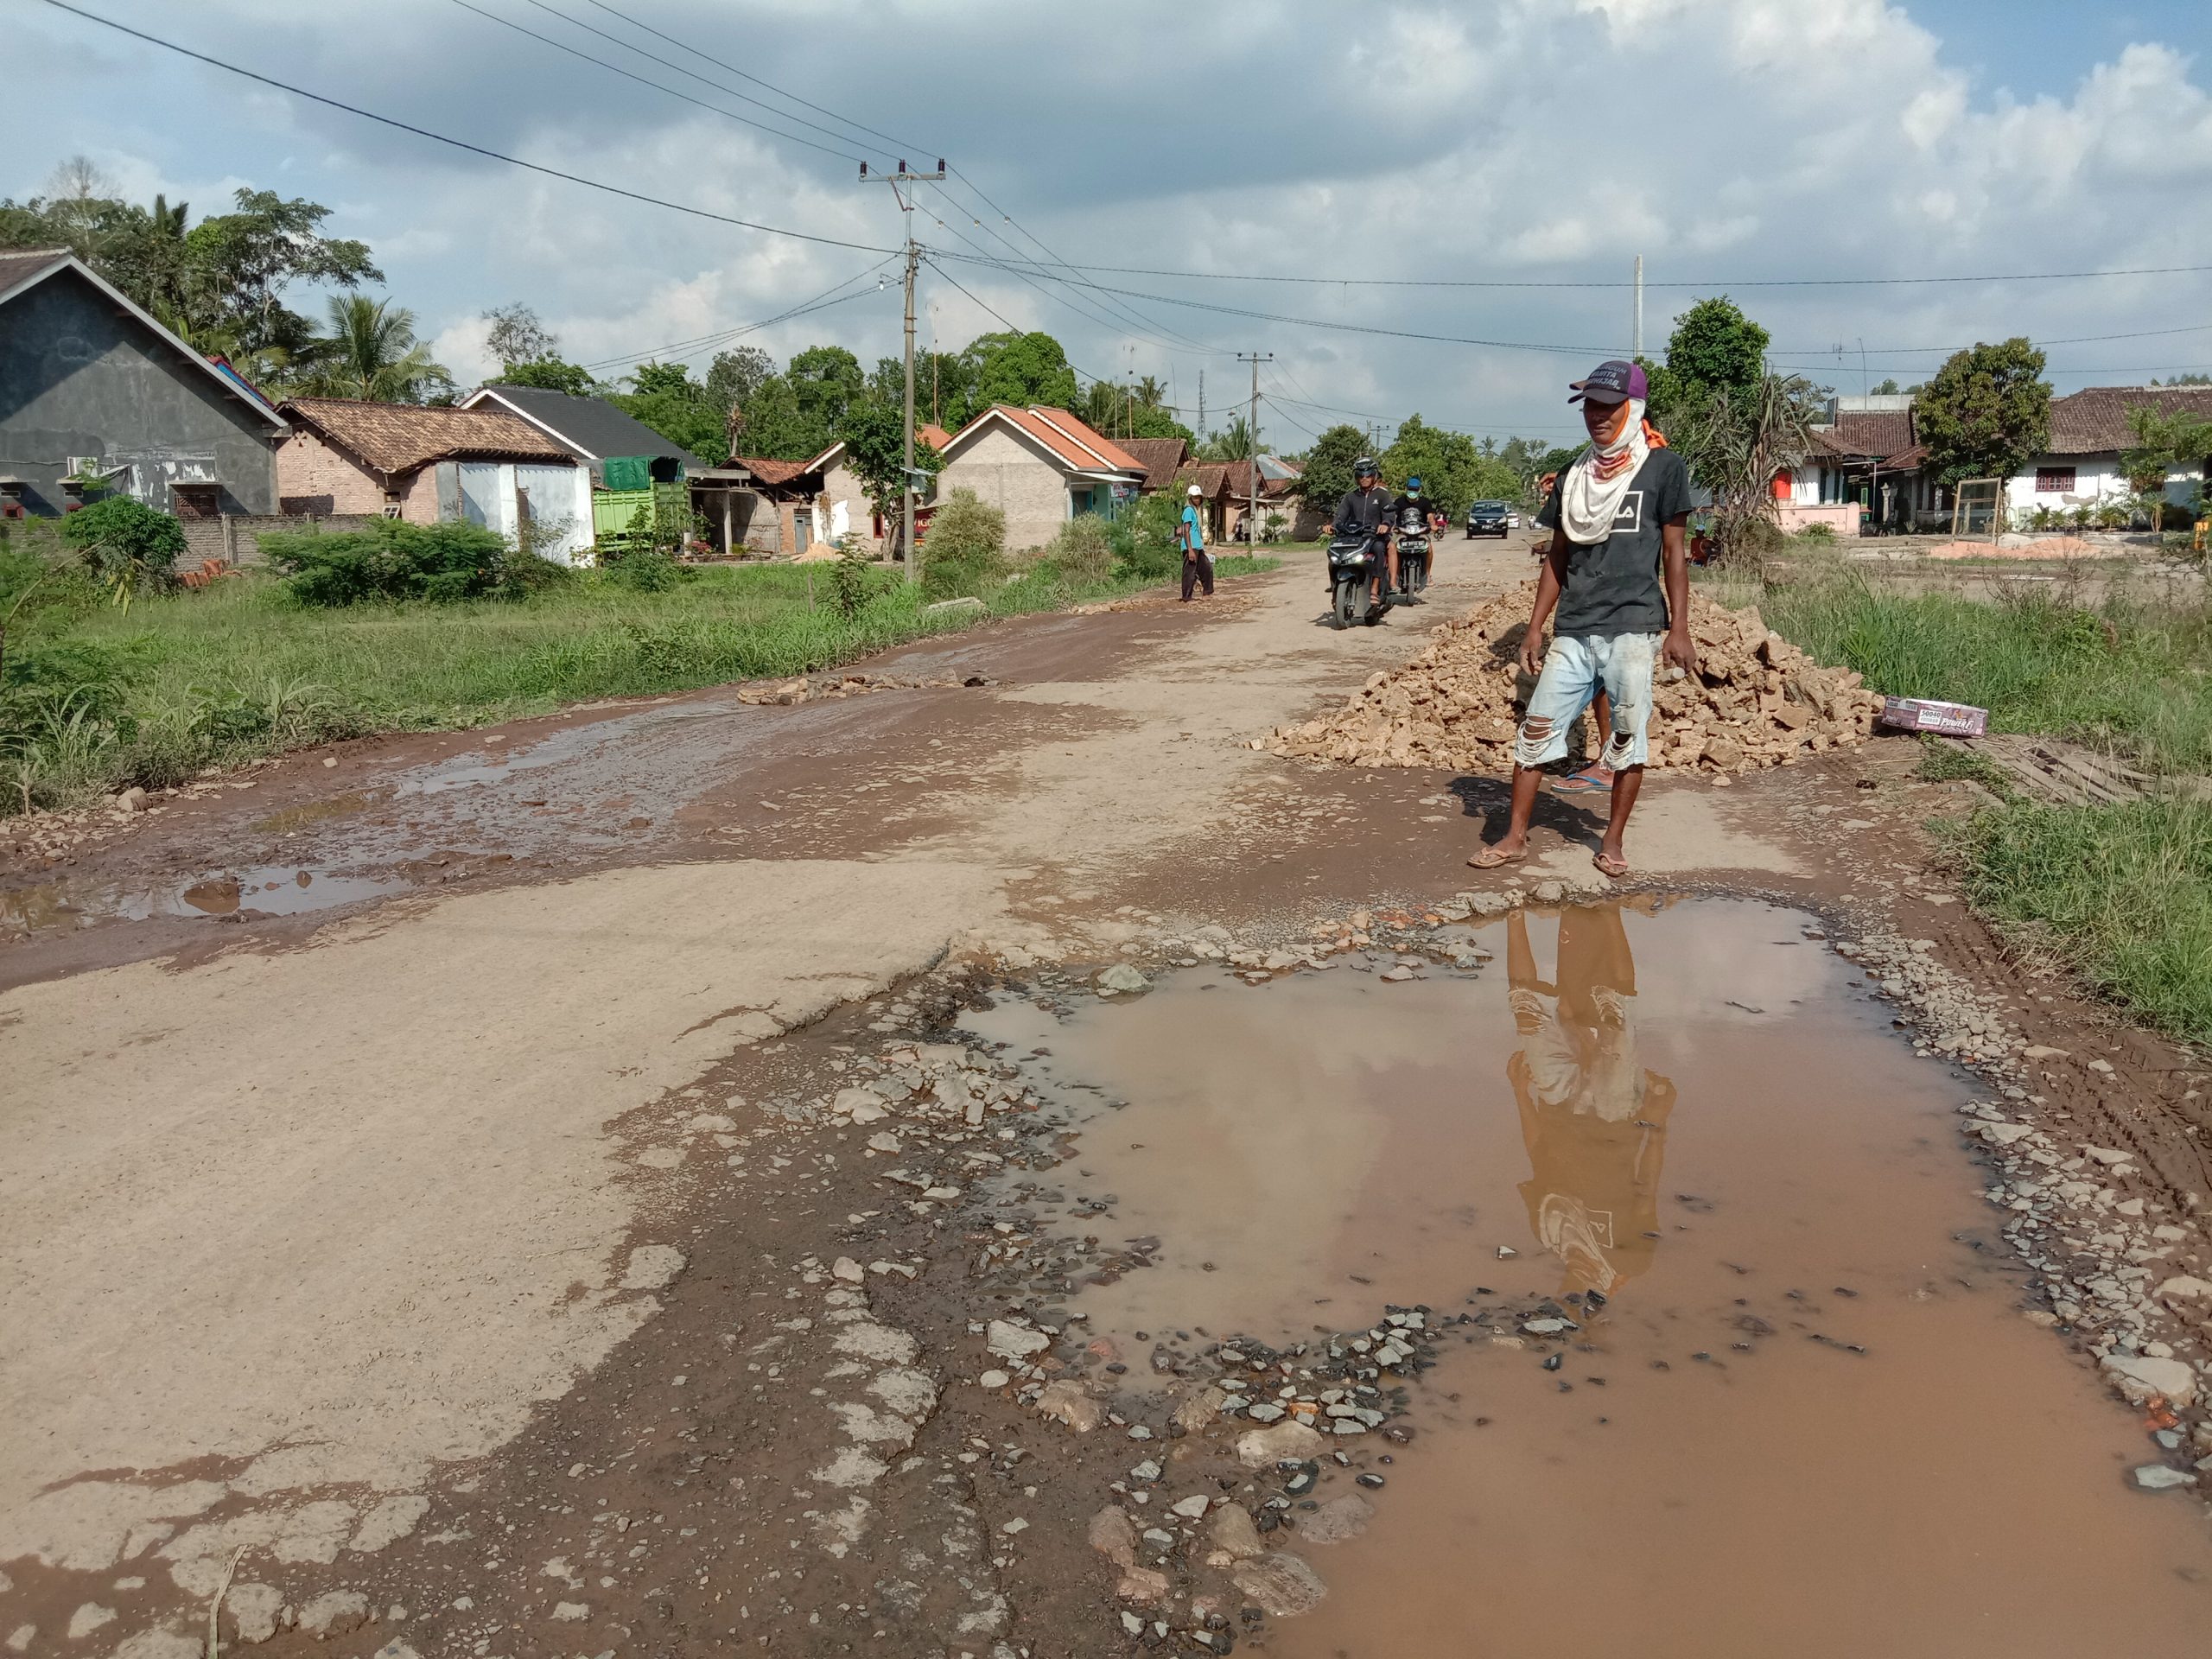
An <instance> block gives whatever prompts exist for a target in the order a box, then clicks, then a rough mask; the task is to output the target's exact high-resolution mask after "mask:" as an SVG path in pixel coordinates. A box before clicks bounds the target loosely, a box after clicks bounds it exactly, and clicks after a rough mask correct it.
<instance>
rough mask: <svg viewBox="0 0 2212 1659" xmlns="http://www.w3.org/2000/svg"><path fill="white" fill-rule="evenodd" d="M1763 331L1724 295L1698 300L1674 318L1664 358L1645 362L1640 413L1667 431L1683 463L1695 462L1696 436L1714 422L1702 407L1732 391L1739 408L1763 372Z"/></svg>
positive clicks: (1764, 354)
mask: <svg viewBox="0 0 2212 1659" xmlns="http://www.w3.org/2000/svg"><path fill="white" fill-rule="evenodd" d="M1769 338H1770V336H1769V335H1768V334H1767V331H1766V330H1765V329H1764V328H1762V327H1759V325H1758V323H1756V322H1753V321H1751V319H1750V318H1749V317H1747V316H1745V315H1744V313H1743V311H1742V309H1741V308H1739V307H1738V305H1737V304H1736V302H1734V301H1732V300H1731V299H1729V298H1728V297H1727V296H1725V295H1722V296H1716V297H1714V298H1712V299H1707V300H1700V301H1698V302H1697V303H1696V304H1694V305H1693V306H1691V307H1690V308H1689V309H1688V310H1687V311H1685V312H1683V313H1682V314H1681V316H1679V317H1677V318H1675V330H1674V333H1672V334H1669V336H1668V337H1667V360H1666V361H1665V362H1663V363H1653V362H1649V361H1648V360H1647V361H1645V362H1644V364H1643V371H1644V377H1645V378H1646V379H1647V380H1648V381H1649V383H1650V387H1651V396H1650V398H1649V401H1648V402H1647V403H1646V404H1645V406H1644V411H1643V412H1644V417H1645V418H1646V419H1647V420H1649V422H1650V423H1652V425H1654V426H1656V427H1657V428H1658V429H1660V430H1661V431H1662V432H1664V433H1666V434H1667V435H1668V437H1669V442H1672V443H1674V444H1675V446H1676V447H1677V448H1681V451H1682V456H1683V459H1684V460H1685V461H1689V462H1691V463H1692V464H1693V465H1694V464H1695V461H1696V459H1697V457H1696V454H1695V446H1696V443H1697V434H1698V433H1700V432H1701V431H1703V430H1705V429H1707V428H1708V427H1709V426H1711V425H1712V420H1713V412H1712V411H1711V410H1707V408H1706V407H1705V405H1706V404H1707V403H1708V402H1709V401H1710V400H1711V398H1712V397H1713V395H1714V394H1715V393H1717V392H1726V393H1729V394H1731V395H1732V397H1733V398H1734V400H1735V405H1736V408H1737V409H1738V410H1741V409H1743V408H1744V407H1745V405H1746V404H1748V403H1749V402H1750V401H1751V400H1752V394H1753V393H1754V392H1755V391H1756V389H1757V388H1758V384H1759V381H1760V378H1761V377H1762V376H1764V373H1765V372H1766V348H1767V342H1768V340H1769Z"/></svg>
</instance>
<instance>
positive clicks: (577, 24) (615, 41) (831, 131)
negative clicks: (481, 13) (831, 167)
mask: <svg viewBox="0 0 2212 1659" xmlns="http://www.w3.org/2000/svg"><path fill="white" fill-rule="evenodd" d="M524 3H525V4H527V5H532V6H535V7H537V10H540V11H542V12H545V13H547V14H548V15H550V16H555V17H558V18H559V19H560V20H561V21H562V22H564V23H566V24H568V25H569V28H571V29H582V30H583V31H584V33H585V34H587V35H597V36H598V37H599V38H600V39H601V40H602V41H607V42H609V43H610V44H612V45H614V46H619V47H620V48H622V49H623V50H624V51H625V52H634V53H636V54H637V55H638V56H639V57H641V58H643V59H645V60H646V61H647V62H649V63H658V64H661V65H663V66H664V67H667V68H670V69H673V70H675V71H676V73H677V74H679V75H688V76H690V78H691V79H693V80H696V81H697V82H698V83H699V84H700V85H701V86H711V87H713V88H714V89H715V91H716V92H727V93H728V95H729V96H730V97H732V98H734V99H738V100H739V101H740V102H741V103H746V104H750V105H753V107H754V108H755V109H760V110H766V111H768V113H769V114H771V115H772V116H774V117H776V118H778V119H779V120H783V121H789V122H791V123H793V124H796V125H798V126H802V127H808V128H811V129H812V130H814V131H816V132H818V133H822V134H823V135H824V136H825V137H831V138H835V139H836V140H837V141H838V142H839V143H848V144H849V143H855V142H857V141H855V139H853V138H851V137H848V136H847V135H846V134H844V133H842V132H839V131H838V130H836V128H835V127H825V126H823V124H821V123H820V122H819V121H810V120H808V119H807V118H805V117H804V116H800V115H793V114H791V111H788V110H779V109H778V108H777V107H776V106H775V105H772V104H769V103H766V102H765V101H764V100H762V99H757V98H754V97H753V95H752V94H751V93H749V92H739V91H738V90H737V88H736V87H734V86H728V85H725V84H724V83H723V82H721V81H719V80H715V79H713V78H712V77H710V76H707V75H702V74H701V73H698V72H697V71H696V70H695V69H687V68H685V67H683V65H682V64H680V63H678V62H677V60H675V59H673V58H664V57H662V56H661V55H660V54H658V52H648V51H646V50H645V48H643V47H640V46H632V45H631V44H630V42H629V41H626V40H624V39H623V38H622V37H621V36H620V35H610V34H608V33H607V31H606V30H605V29H594V27H593V26H592V25H591V24H589V23H588V22H584V21H583V19H582V18H581V17H571V16H569V14H568V13H567V12H565V11H563V10H560V9H559V8H558V7H556V6H551V5H548V4H547V3H546V0H524ZM602 10H604V8H602ZM614 15H615V16H618V17H620V16H622V14H621V13H620V12H616V13H615V14H614ZM623 21H624V22H632V19H629V18H624V19H623ZM634 26H635V27H637V28H639V29H643V28H645V25H644V24H642V23H636V24H634ZM647 32H648V33H658V31H657V30H648V31H647ZM661 38H662V39H664V40H665V39H667V38H668V37H667V36H665V35H663V36H661ZM678 44H681V42H678ZM686 49H687V50H696V48H686ZM595 61H597V60H595V59H594V62H595ZM712 61H713V60H712V59H709V62H712ZM609 67H612V66H609ZM747 79H752V77H751V76H747ZM779 95H780V96H785V97H788V96H789V94H788V93H783V94H779ZM841 119H842V118H841ZM847 124H848V125H850V124H851V123H849V122H848V123H847ZM798 142H799V143H805V142H806V140H804V138H802V139H800V140H799V141H798ZM816 148H817V149H819V148H820V146H819V145H817V146H816ZM864 148H868V149H874V148H875V147H874V145H867V146H864ZM833 153H834V154H836V155H839V156H844V155H846V152H845V151H843V150H842V149H841V150H836V151H835V152H833ZM878 154H880V155H889V154H890V152H889V151H888V150H880V151H878ZM847 159H848V160H854V161H856V160H858V159H859V158H858V157H857V156H848V157H847Z"/></svg>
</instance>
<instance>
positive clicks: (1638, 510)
mask: <svg viewBox="0 0 2212 1659" xmlns="http://www.w3.org/2000/svg"><path fill="white" fill-rule="evenodd" d="M1642 529H1643V491H1642V490H1630V492H1629V493H1627V494H1626V495H1624V496H1623V497H1622V498H1621V506H1620V511H1619V512H1616V513H1615V514H1614V515H1613V531H1612V533H1613V534H1614V535H1616V536H1618V534H1620V532H1621V531H1624V530H1626V531H1638V530H1642Z"/></svg>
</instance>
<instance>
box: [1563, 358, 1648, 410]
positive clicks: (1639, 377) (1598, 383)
mask: <svg viewBox="0 0 2212 1659" xmlns="http://www.w3.org/2000/svg"><path fill="white" fill-rule="evenodd" d="M1567 390H1568V391H1571V392H1573V393H1574V394H1575V395H1574V396H1573V397H1570V398H1568V399H1567V402H1568V403H1570V404H1579V403H1580V402H1581V401H1582V400H1583V399H1584V398H1588V399H1589V400H1590V401H1591V402H1592V403H1593V404H1620V403H1626V402H1627V401H1628V400H1629V399H1630V398H1631V397H1645V398H1648V397H1650V396H1651V385H1650V383H1649V381H1647V380H1646V379H1645V378H1643V369H1641V368H1640V367H1638V366H1637V365H1636V364H1633V363H1630V362H1627V361H1625V360H1624V359H1620V358H1618V357H1616V358H1613V359H1611V360H1610V361H1607V362H1604V363H1600V364H1599V365H1598V366H1597V367H1596V368H1594V369H1592V370H1591V371H1590V372H1589V374H1588V375H1587V376H1586V377H1585V378H1582V379H1580V380H1570V381H1569V382H1568V383H1567Z"/></svg>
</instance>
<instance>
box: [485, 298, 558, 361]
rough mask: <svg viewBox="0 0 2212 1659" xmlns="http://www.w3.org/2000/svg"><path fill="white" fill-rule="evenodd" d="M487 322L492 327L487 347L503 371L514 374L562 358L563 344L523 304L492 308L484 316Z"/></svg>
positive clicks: (533, 312)
mask: <svg viewBox="0 0 2212 1659" xmlns="http://www.w3.org/2000/svg"><path fill="white" fill-rule="evenodd" d="M484 321H486V322H488V323H490V324H491V325H492V332H491V334H490V335H489V336H488V337H487V338H486V340H485V342H484V344H485V346H486V348H487V349H488V350H489V351H490V352H491V353H492V355H493V356H494V357H496V358H498V359H499V367H500V368H501V369H502V370H504V371H506V372H512V371H513V370H514V369H516V368H517V367H518V366H520V365H522V364H524V363H536V362H538V361H540V360H541V359H545V358H549V357H555V356H557V355H558V354H559V352H560V349H561V342H560V340H557V339H556V338H555V336H554V334H553V331H552V330H551V329H550V328H548V327H546V326H545V325H544V323H543V322H542V321H539V320H538V315H537V312H535V311H533V310H532V309H531V308H530V307H529V306H527V305H524V303H523V302H521V301H520V300H517V301H515V302H512V303H511V304H508V305H495V306H493V308H491V309H490V310H489V311H486V313H485V314H484Z"/></svg>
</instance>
